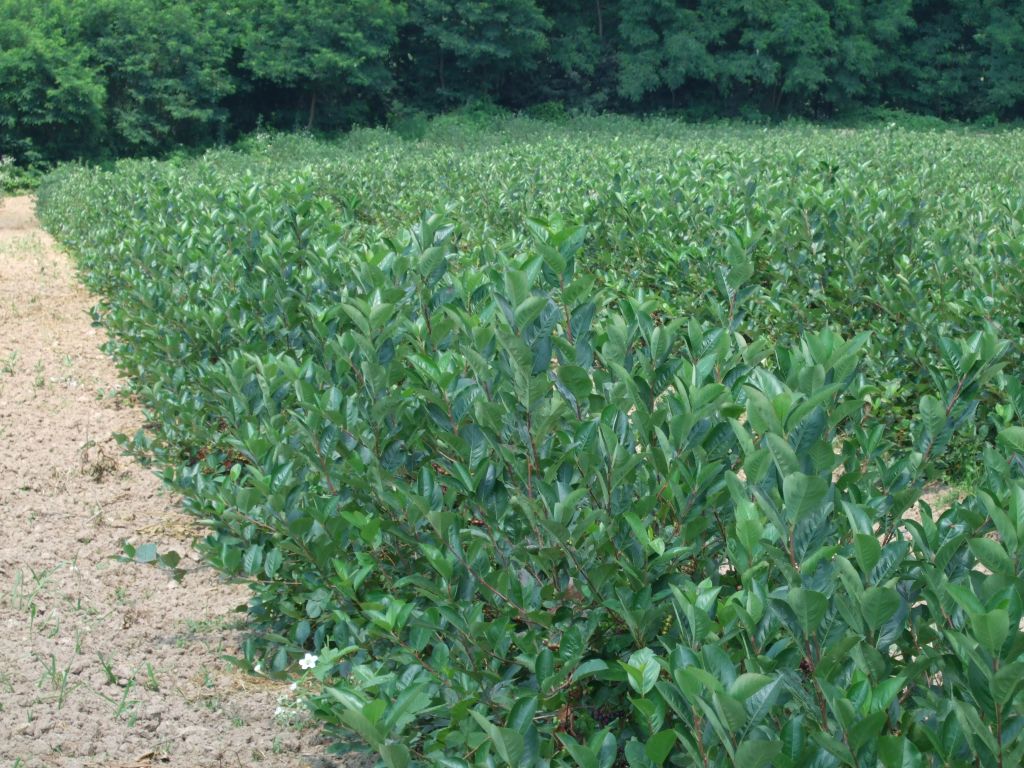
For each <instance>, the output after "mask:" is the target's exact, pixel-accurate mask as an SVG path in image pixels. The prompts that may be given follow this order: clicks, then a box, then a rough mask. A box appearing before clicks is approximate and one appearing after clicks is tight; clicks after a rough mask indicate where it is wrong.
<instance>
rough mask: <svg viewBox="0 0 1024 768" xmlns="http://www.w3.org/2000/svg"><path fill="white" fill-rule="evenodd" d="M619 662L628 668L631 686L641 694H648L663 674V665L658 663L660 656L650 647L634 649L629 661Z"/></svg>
mask: <svg viewBox="0 0 1024 768" xmlns="http://www.w3.org/2000/svg"><path fill="white" fill-rule="evenodd" d="M619 663H620V664H622V666H623V667H624V668H625V670H626V673H627V675H628V677H629V685H630V687H631V688H632V689H633V690H634V691H636V692H637V693H639V694H640V695H641V696H646V695H647V694H648V693H649V692H650V690H651V689H652V688H653V687H654V684H655V683H656V682H658V676H659V675H660V674H661V665H660V664H658V658H657V656H655V655H654V651H652V650H651V649H650V648H641V649H640V650H639V651H634V652H633V653H632V654H631V655H630V657H629V661H628V662H626V663H623V662H619Z"/></svg>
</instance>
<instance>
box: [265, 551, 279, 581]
mask: <svg viewBox="0 0 1024 768" xmlns="http://www.w3.org/2000/svg"><path fill="white" fill-rule="evenodd" d="M282 563H284V555H282V554H281V550H280V549H278V548H277V547H274V548H273V549H271V550H270V551H269V552H267V555H266V557H264V558H263V572H264V573H265V574H266V575H267V578H268V579H273V578H274V577H275V576H276V575H277V572H278V571H279V570H281V565H282Z"/></svg>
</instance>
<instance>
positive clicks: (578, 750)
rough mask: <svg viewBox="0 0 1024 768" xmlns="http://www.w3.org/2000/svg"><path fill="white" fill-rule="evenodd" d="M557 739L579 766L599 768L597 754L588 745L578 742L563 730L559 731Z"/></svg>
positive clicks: (580, 767) (581, 767) (582, 767)
mask: <svg viewBox="0 0 1024 768" xmlns="http://www.w3.org/2000/svg"><path fill="white" fill-rule="evenodd" d="M558 740H559V741H561V742H562V746H564V747H565V751H566V752H568V753H569V755H570V756H571V757H572V759H573V760H575V761H576V765H578V766H579V768H600V765H599V764H598V762H597V755H596V754H594V751H593V750H592V749H590V748H589V747H585V746H583V745H582V744H580V743H579V742H578V741H576V739H574V738H573V737H572V736H570V735H569V734H567V733H565V732H559V734H558Z"/></svg>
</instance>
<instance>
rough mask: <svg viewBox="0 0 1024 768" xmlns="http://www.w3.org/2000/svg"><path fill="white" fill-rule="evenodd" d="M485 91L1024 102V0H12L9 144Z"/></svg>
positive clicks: (179, 141) (742, 106)
mask: <svg viewBox="0 0 1024 768" xmlns="http://www.w3.org/2000/svg"><path fill="white" fill-rule="evenodd" d="M471 102H483V103H493V104H495V105H498V106H501V107H505V108H508V109H512V110H527V111H533V113H535V114H541V115H551V116H557V115H558V114H561V113H562V112H563V111H568V112H571V111H584V112H595V111H619V112H633V113H651V112H660V111H667V112H672V113H677V114H680V115H682V116H685V117H688V118H691V119H704V118H711V117H718V116H739V117H748V118H758V117H767V118H773V119H775V118H782V117H787V116H799V117H806V118H811V119H819V120H820V119H828V118H833V117H842V116H846V115H856V114H858V113H864V112H866V111H867V112H870V111H871V110H873V109H877V108H880V107H881V108H892V109H900V110H905V111H908V112H911V113H916V114H924V115H934V116H937V117H941V118H944V119H957V120H978V119H983V120H986V121H990V122H991V121H995V120H1014V119H1018V118H1021V117H1024V3H1022V2H1020V0H89V1H88V2H79V1H76V0H0V154H2V155H7V156H12V157H14V158H15V159H16V160H18V161H19V162H21V163H40V162H49V161H53V160H62V159H69V158H106V157H113V156H122V155H137V154H149V153H159V152H164V151H167V150H169V149H172V148H175V147H181V146H202V145H205V144H210V143H215V142H222V141H228V140H231V139H232V138H234V137H235V136H238V135H240V134H242V133H244V132H247V131H250V130H252V129H253V128H254V127H256V126H257V125H260V124H266V125H269V126H274V127H279V128H295V127H308V128H310V129H313V130H339V129H344V128H346V127H349V126H351V125H355V124H362V125H369V124H380V123H384V122H387V121H389V120H395V119H401V116H403V115H410V114H432V113H437V112H442V111H445V110H449V109H452V108H455V107H458V106H460V105H462V104H466V103H471Z"/></svg>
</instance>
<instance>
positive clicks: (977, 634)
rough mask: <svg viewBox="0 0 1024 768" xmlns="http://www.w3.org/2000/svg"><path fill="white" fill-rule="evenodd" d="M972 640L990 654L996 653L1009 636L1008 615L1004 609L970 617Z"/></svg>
mask: <svg viewBox="0 0 1024 768" xmlns="http://www.w3.org/2000/svg"><path fill="white" fill-rule="evenodd" d="M970 619H971V628H972V630H973V632H974V639H975V640H977V641H978V642H979V643H981V644H982V645H983V646H984V647H985V648H986V649H987V650H988V651H989V652H990V653H998V652H999V649H1000V648H1002V647H1003V643H1004V642H1005V641H1006V638H1007V636H1008V635H1009V634H1010V615H1009V614H1008V613H1007V612H1006V609H1004V608H997V609H996V610H994V611H988V612H987V613H974V614H971V616H970Z"/></svg>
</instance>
